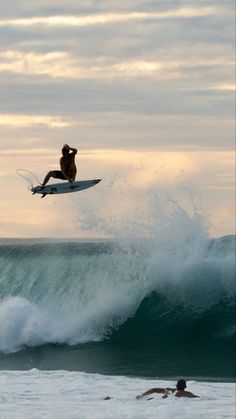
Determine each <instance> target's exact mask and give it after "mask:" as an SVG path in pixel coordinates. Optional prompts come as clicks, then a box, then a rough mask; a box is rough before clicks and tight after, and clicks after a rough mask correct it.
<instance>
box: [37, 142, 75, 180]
mask: <svg viewBox="0 0 236 419" xmlns="http://www.w3.org/2000/svg"><path fill="white" fill-rule="evenodd" d="M61 151H62V157H61V158H60V167H61V170H51V171H50V172H48V174H47V175H46V176H45V179H44V181H43V183H42V186H45V185H46V184H47V183H48V181H49V179H50V178H51V177H53V178H56V179H62V180H68V182H74V180H75V176H76V172H77V169H76V165H75V156H76V154H77V149H76V148H72V147H70V146H69V145H68V144H64V145H63V147H62V150H61Z"/></svg>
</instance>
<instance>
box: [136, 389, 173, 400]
mask: <svg viewBox="0 0 236 419" xmlns="http://www.w3.org/2000/svg"><path fill="white" fill-rule="evenodd" d="M165 390H166V389H165V388H160V387H156V388H150V390H148V391H145V393H143V394H140V395H139V396H137V397H136V399H142V398H143V397H145V396H148V395H149V394H152V393H161V394H164V393H165Z"/></svg>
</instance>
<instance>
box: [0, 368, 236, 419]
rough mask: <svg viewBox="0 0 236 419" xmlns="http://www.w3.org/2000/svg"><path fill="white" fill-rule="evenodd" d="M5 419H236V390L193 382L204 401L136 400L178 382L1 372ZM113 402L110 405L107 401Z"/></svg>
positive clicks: (225, 385) (0, 404) (192, 388)
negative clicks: (107, 399)
mask: <svg viewBox="0 0 236 419" xmlns="http://www.w3.org/2000/svg"><path fill="white" fill-rule="evenodd" d="M0 385H1V394H0V411H1V418H2V419H7V418H11V419H27V418H35V419H37V418H40V419H41V418H42V417H43V418H45V419H49V418H50V419H51V418H52V417H53V418H58V419H59V418H60V419H62V418H67V419H72V418H73V419H75V418H76V419H85V418H86V419H88V418H96V419H116V418H117V419H156V418H157V417H158V419H203V418H205V419H215V418H217V419H223V418H224V419H230V418H232V419H233V418H234V417H235V391H234V390H235V385H234V384H228V383H209V382H204V383H203V382H195V381H191V382H188V389H189V391H192V392H193V393H195V394H197V395H199V396H200V398H196V399H184V398H182V399H179V398H175V397H173V396H171V397H169V398H167V399H162V398H161V396H160V395H156V396H154V398H153V399H152V400H150V401H148V400H147V399H145V398H144V399H142V400H136V396H137V395H138V394H140V393H142V392H144V391H145V390H147V389H149V388H152V387H166V386H168V387H169V386H170V387H173V386H174V385H175V382H173V381H163V380H162V381H160V380H145V379H134V378H133V379H131V378H127V377H116V376H103V375H99V374H85V373H82V372H66V371H56V372H53V371H47V372H45V371H38V370H36V369H34V370H31V371H25V372H22V371H11V372H10V371H1V372H0ZM107 395H110V396H112V397H113V398H112V399H111V400H109V401H105V400H104V397H105V396H107Z"/></svg>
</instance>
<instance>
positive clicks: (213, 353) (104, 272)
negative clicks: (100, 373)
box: [0, 232, 236, 368]
mask: <svg viewBox="0 0 236 419" xmlns="http://www.w3.org/2000/svg"><path fill="white" fill-rule="evenodd" d="M234 245H235V237H234V236H226V237H222V238H219V239H211V240H209V239H207V238H206V237H204V235H202V234H200V235H197V234H195V232H193V234H192V235H190V236H188V237H182V239H181V240H180V238H179V236H178V237H177V236H175V237H173V238H172V239H171V240H170V239H169V238H168V240H167V239H166V240H163V238H162V239H160V238H159V240H157V239H155V240H154V239H147V240H138V239H136V240H135V241H133V242H127V241H126V242H116V243H115V242H110V241H107V242H99V241H94V242H86V241H85V242H57V243H50V242H41V243H40V242H27V241H25V242H24V241H22V242H15V243H12V242H4V241H2V242H1V245H0V267H1V270H0V351H1V352H2V353H5V354H9V353H14V352H17V351H20V350H22V349H23V348H25V347H30V348H36V347H40V346H42V345H46V344H57V345H58V344H59V345H60V344H61V345H63V347H65V345H68V346H71V345H84V344H88V343H90V344H91V343H93V342H94V343H95V342H97V343H96V344H95V345H97V347H99V345H100V344H101V343H103V344H106V347H107V348H110V350H111V348H119V349H122V348H123V349H124V348H125V350H127V351H128V350H129V351H130V353H131V352H132V351H133V353H134V352H136V351H142V356H147V354H148V356H149V358H150V359H151V358H152V359H153V360H154V361H155V362H156V361H157V357H158V356H159V357H161V358H162V360H163V359H164V358H166V360H167V359H168V360H169V361H170V360H173V358H175V360H176V359H177V358H178V359H179V360H180V359H185V361H186V362H192V361H191V360H193V358H191V357H190V355H191V354H193V353H195V354H196V357H195V358H194V359H195V361H194V362H200V359H204V360H205V362H208V363H210V362H214V360H215V361H217V360H218V359H220V358H221V357H223V358H222V362H223V363H224V360H225V359H226V358H227V357H228V358H227V359H228V360H229V359H230V360H231V356H232V351H233V349H232V348H233V347H234V345H235V336H236V328H235V277H234V275H235V252H234V249H235V246H234ZM99 342H100V344H99ZM155 354H156V355H155ZM173 354H175V356H173ZM155 356H156V357H155ZM196 368H197V365H196ZM222 368H223V367H222Z"/></svg>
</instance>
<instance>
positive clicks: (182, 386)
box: [176, 380, 187, 390]
mask: <svg viewBox="0 0 236 419" xmlns="http://www.w3.org/2000/svg"><path fill="white" fill-rule="evenodd" d="M186 387H187V385H186V381H185V380H178V381H177V384H176V388H177V390H184V389H185V388H186Z"/></svg>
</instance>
